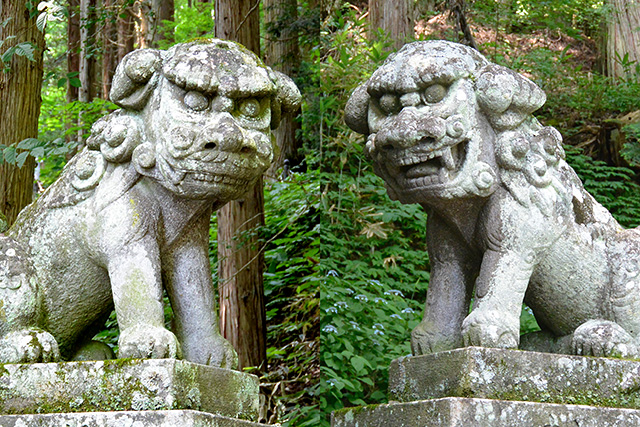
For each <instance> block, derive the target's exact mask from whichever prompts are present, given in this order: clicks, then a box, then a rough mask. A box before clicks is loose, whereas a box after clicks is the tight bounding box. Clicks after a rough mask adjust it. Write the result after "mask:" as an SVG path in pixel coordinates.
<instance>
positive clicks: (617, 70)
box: [605, 0, 640, 78]
mask: <svg viewBox="0 0 640 427" xmlns="http://www.w3.org/2000/svg"><path fill="white" fill-rule="evenodd" d="M608 2H609V6H610V10H611V14H610V16H609V19H608V20H607V34H606V49H605V50H606V57H607V58H606V72H607V74H608V75H609V76H611V77H615V78H619V77H624V76H625V75H626V74H627V73H629V72H631V73H635V65H636V64H639V63H640V33H639V32H638V28H639V27H640V3H639V2H637V1H628V0H608ZM625 58H626V60H625Z"/></svg>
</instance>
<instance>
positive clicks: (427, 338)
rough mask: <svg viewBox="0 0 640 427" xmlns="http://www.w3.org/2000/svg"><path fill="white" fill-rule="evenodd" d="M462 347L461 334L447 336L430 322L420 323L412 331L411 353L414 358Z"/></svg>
mask: <svg viewBox="0 0 640 427" xmlns="http://www.w3.org/2000/svg"><path fill="white" fill-rule="evenodd" d="M461 345H462V340H461V339H460V334H457V336H445V335H443V334H442V332H441V331H439V330H437V329H436V328H435V327H434V326H433V325H431V324H430V323H428V322H424V321H423V322H420V323H419V324H418V326H416V327H415V328H414V330H413V331H411V353H412V354H413V355H414V356H419V355H421V354H429V353H435V352H438V351H446V350H451V349H453V348H458V347H460V346H461Z"/></svg>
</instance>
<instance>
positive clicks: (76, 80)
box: [69, 77, 82, 87]
mask: <svg viewBox="0 0 640 427" xmlns="http://www.w3.org/2000/svg"><path fill="white" fill-rule="evenodd" d="M69 84H70V85H71V86H73V87H80V86H82V82H81V81H80V79H79V78H77V77H73V78H70V79H69Z"/></svg>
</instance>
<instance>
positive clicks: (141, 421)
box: [0, 410, 267, 427]
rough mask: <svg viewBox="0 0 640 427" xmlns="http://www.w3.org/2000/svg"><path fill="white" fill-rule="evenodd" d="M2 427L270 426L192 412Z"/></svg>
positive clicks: (36, 420) (20, 418)
mask: <svg viewBox="0 0 640 427" xmlns="http://www.w3.org/2000/svg"><path fill="white" fill-rule="evenodd" d="M0 426H2V427H61V426H64V427H267V426H266V424H259V423H255V422H251V421H243V420H238V419H234V418H228V417H223V416H220V415H215V414H208V413H206V412H200V411H191V410H174V411H139V412H133V411H118V412H75V413H66V414H32V415H0Z"/></svg>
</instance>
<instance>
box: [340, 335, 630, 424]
mask: <svg viewBox="0 0 640 427" xmlns="http://www.w3.org/2000/svg"><path fill="white" fill-rule="evenodd" d="M389 401H390V403H389V404H386V405H373V406H367V407H359V408H348V409H343V410H341V411H336V412H335V413H334V414H333V417H332V425H333V426H334V427H355V426H358V427H378V426H379V427H383V426H385V427H396V426H397V427H400V426H403V427H404V426H406V427H418V426H420V427H423V426H425V427H426V426H460V427H462V426H465V427H466V426H492V427H493V426H500V427H502V426H504V427H510V426H516V425H518V426H576V425H579V426H581V427H585V426H593V427H607V426H621V427H622V426H640V361H631V360H620V359H608V358H598V357H581V356H567V355H559V354H548V353H535V352H527V351H515V350H501V349H490V348H479V347H468V348H463V349H456V350H452V351H447V352H442V353H435V354H430V355H425V356H418V357H404V358H400V359H397V360H394V361H393V362H392V364H391V367H390V370H389Z"/></svg>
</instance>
